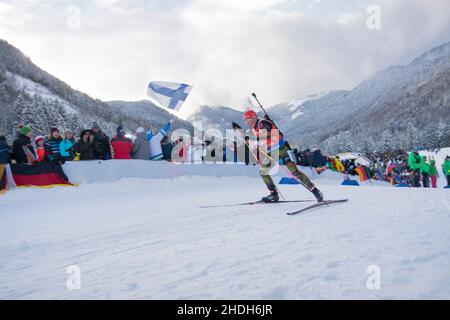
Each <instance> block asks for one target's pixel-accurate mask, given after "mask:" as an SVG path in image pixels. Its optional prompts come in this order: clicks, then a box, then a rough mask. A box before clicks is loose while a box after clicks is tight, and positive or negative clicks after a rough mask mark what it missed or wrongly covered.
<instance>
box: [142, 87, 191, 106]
mask: <svg viewBox="0 0 450 320" xmlns="http://www.w3.org/2000/svg"><path fill="white" fill-rule="evenodd" d="M191 90H192V86H190V85H187V84H184V83H176V82H160V81H152V82H150V84H149V85H148V89H147V95H148V96H149V97H150V98H151V99H153V100H155V101H156V102H158V103H159V104H160V105H161V106H163V107H165V108H169V109H173V110H177V111H178V110H180V108H181V106H182V105H183V103H184V101H186V98H187V97H188V95H189V93H190V92H191Z"/></svg>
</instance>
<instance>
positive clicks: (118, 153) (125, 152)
mask: <svg viewBox="0 0 450 320" xmlns="http://www.w3.org/2000/svg"><path fill="white" fill-rule="evenodd" d="M111 145H112V147H113V150H114V159H131V154H132V153H133V142H131V139H128V138H127V137H125V130H123V128H122V127H119V128H117V135H116V136H115V137H114V138H113V139H111Z"/></svg>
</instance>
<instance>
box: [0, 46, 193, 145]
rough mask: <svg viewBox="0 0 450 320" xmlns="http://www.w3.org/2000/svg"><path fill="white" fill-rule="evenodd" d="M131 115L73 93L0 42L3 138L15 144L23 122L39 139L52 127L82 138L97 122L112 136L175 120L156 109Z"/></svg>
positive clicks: (1, 130) (82, 94) (118, 108)
mask: <svg viewBox="0 0 450 320" xmlns="http://www.w3.org/2000/svg"><path fill="white" fill-rule="evenodd" d="M129 109H130V108H128V109H126V108H125V109H122V108H121V107H120V106H116V105H110V104H107V103H105V102H102V101H100V100H98V99H93V98H91V97H89V96H88V95H86V94H84V93H82V92H79V91H76V90H74V89H72V88H71V87H70V86H69V85H67V84H66V83H64V82H62V81H61V80H59V79H57V78H55V77H54V76H52V75H50V74H48V73H47V72H45V71H44V70H42V69H40V68H39V67H38V66H36V65H35V64H34V63H33V62H32V61H31V60H30V59H29V58H27V57H26V56H25V55H24V54H23V53H22V52H20V51H19V50H18V49H17V48H15V47H13V46H12V45H10V44H9V43H7V42H6V41H3V40H0V113H1V114H2V117H1V118H0V133H1V134H6V135H7V136H9V138H10V139H12V137H13V136H14V135H15V130H16V125H17V123H18V122H25V123H27V124H31V125H32V126H33V128H34V130H35V132H36V133H37V134H46V133H48V130H49V128H50V127H51V126H56V127H59V128H60V129H62V130H64V129H66V128H70V129H72V130H74V131H75V132H80V131H81V129H83V128H90V127H91V125H92V123H93V122H94V121H96V122H98V123H99V124H100V125H101V127H102V128H103V129H104V130H105V131H106V132H107V133H108V134H109V135H113V134H115V131H116V128H117V127H118V126H119V125H121V126H123V127H124V128H125V129H126V130H127V131H129V132H132V131H134V130H135V129H136V128H137V127H140V126H142V127H146V128H152V129H158V128H160V127H161V126H163V125H164V124H165V123H166V122H167V121H168V120H169V119H170V118H176V117H174V116H173V115H170V114H169V113H168V112H166V111H164V110H162V109H159V108H158V109H159V110H158V109H156V107H150V108H149V109H147V111H146V112H143V114H141V113H138V112H128V111H129ZM152 114H155V117H152V116H151V115H152ZM178 126H183V127H186V128H187V129H190V128H191V127H192V126H190V125H189V124H188V123H186V122H182V121H180V120H178V121H177V122H176V123H175V127H178Z"/></svg>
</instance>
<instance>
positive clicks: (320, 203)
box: [287, 199, 348, 216]
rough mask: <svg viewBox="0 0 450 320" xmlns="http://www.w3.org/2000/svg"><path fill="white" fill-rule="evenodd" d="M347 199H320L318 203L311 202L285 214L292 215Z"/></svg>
mask: <svg viewBox="0 0 450 320" xmlns="http://www.w3.org/2000/svg"><path fill="white" fill-rule="evenodd" d="M347 201H348V199H342V200H325V201H322V202H318V203H315V204H312V205H310V206H308V207H306V208H303V209H300V210H297V211H292V212H288V213H287V215H288V216H293V215H296V214H300V213H303V212H305V211H308V210H312V209H315V208H319V207H324V206H327V207H329V206H330V205H332V204H335V203H343V202H347Z"/></svg>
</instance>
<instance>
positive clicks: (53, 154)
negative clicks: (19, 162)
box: [45, 128, 63, 163]
mask: <svg viewBox="0 0 450 320" xmlns="http://www.w3.org/2000/svg"><path fill="white" fill-rule="evenodd" d="M62 140H63V139H62V137H61V134H60V133H59V130H58V129H56V128H51V129H50V135H49V136H48V137H46V138H45V157H46V160H47V161H49V162H54V163H61V160H62V158H61V152H60V150H59V145H60V144H61V141H62Z"/></svg>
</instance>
